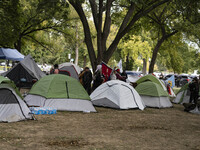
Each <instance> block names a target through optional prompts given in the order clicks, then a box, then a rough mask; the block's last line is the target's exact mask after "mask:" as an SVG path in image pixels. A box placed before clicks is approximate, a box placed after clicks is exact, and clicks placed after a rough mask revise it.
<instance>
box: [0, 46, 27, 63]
mask: <svg viewBox="0 0 200 150" xmlns="http://www.w3.org/2000/svg"><path fill="white" fill-rule="evenodd" d="M0 59H6V60H12V61H21V60H23V59H24V55H22V54H21V53H20V52H18V51H17V50H16V49H10V48H0Z"/></svg>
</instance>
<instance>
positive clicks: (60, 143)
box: [46, 139, 89, 148]
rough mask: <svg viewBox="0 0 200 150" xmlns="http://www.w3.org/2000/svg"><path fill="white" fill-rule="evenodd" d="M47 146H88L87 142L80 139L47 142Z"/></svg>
mask: <svg viewBox="0 0 200 150" xmlns="http://www.w3.org/2000/svg"><path fill="white" fill-rule="evenodd" d="M46 144H47V145H49V146H60V147H65V148H68V147H77V148H80V147H83V146H86V145H89V142H86V141H84V140H80V139H72V140H56V141H49V142H47V143H46Z"/></svg>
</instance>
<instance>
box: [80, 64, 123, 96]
mask: <svg viewBox="0 0 200 150" xmlns="http://www.w3.org/2000/svg"><path fill="white" fill-rule="evenodd" d="M116 79H118V80H122V81H126V79H127V75H126V73H125V71H123V73H122V74H120V71H119V69H116V68H114V69H113V70H112V72H111V74H110V76H109V77H108V80H116ZM79 80H80V83H81V84H82V85H83V87H84V88H85V90H86V91H87V93H88V94H89V95H90V94H91V92H92V91H94V90H95V89H96V88H97V87H98V86H100V85H101V84H102V83H104V82H105V81H106V79H105V76H104V75H103V73H102V66H101V65H98V66H97V69H96V71H95V72H94V74H93V75H92V72H91V71H90V69H89V68H88V67H85V68H84V70H83V71H82V72H81V73H80V75H79ZM92 81H93V85H92V86H91V83H92Z"/></svg>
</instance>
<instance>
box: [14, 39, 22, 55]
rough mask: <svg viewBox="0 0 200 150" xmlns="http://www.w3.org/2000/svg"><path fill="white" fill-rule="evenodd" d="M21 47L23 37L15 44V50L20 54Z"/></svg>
mask: <svg viewBox="0 0 200 150" xmlns="http://www.w3.org/2000/svg"><path fill="white" fill-rule="evenodd" d="M21 46H22V39H21V37H20V38H19V39H18V40H17V42H16V43H15V44H14V47H15V49H17V50H18V51H19V52H21Z"/></svg>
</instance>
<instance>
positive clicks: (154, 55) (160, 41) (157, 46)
mask: <svg viewBox="0 0 200 150" xmlns="http://www.w3.org/2000/svg"><path fill="white" fill-rule="evenodd" d="M177 32H178V31H177V30H175V31H173V32H172V33H170V34H167V35H163V36H162V38H161V39H160V40H158V42H157V44H156V46H155V48H154V50H153V55H152V58H151V63H150V66H149V73H153V71H154V65H155V63H156V58H157V55H158V51H159V48H160V47H161V45H162V43H163V42H164V41H165V40H166V39H168V38H169V37H171V36H173V35H174V34H176V33H177ZM164 33H165V32H164Z"/></svg>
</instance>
